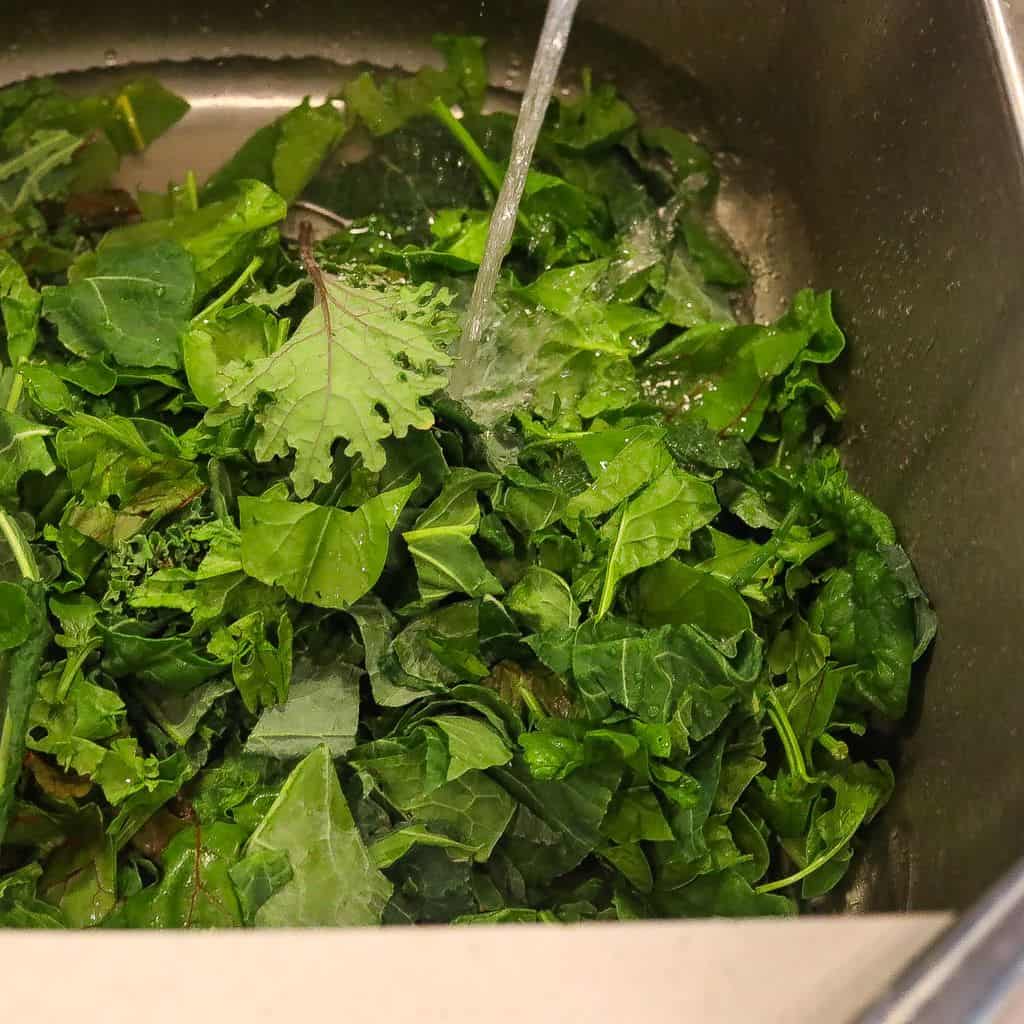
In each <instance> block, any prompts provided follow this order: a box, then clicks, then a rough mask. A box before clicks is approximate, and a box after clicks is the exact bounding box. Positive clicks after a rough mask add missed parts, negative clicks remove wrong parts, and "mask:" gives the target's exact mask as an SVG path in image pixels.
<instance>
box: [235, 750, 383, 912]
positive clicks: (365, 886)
mask: <svg viewBox="0 0 1024 1024" xmlns="http://www.w3.org/2000/svg"><path fill="white" fill-rule="evenodd" d="M260 851H266V852H268V853H286V854H287V855H288V859H289V861H290V862H291V866H292V872H293V876H292V880H291V881H290V882H288V883H287V884H286V885H284V886H283V887H282V888H281V889H279V890H278V891H277V892H276V893H274V895H272V896H271V897H270V899H268V900H267V902H266V903H264V904H263V906H262V907H260V909H259V910H258V911H257V912H256V924H257V925H259V926H261V927H268V926H279V927H280V926H292V927H295V926H299V925H302V926H307V927H308V926H313V925H321V926H340V925H356V924H379V923H380V917H381V912H382V911H383V909H384V906H385V904H386V903H387V901H388V899H389V898H390V896H391V883H390V882H388V880H387V879H386V878H385V877H384V876H383V875H382V874H381V873H380V872H379V871H378V870H377V868H376V867H375V866H374V863H373V860H372V858H371V857H370V855H369V853H368V852H367V850H366V847H365V846H364V845H363V840H362V838H361V837H360V835H359V830H358V829H357V828H356V825H355V822H354V821H353V820H352V812H351V811H350V810H349V808H348V804H347V803H346V802H345V797H344V795H343V794H342V792H341V785H340V783H339V782H338V776H337V774H336V772H335V770H334V763H333V761H332V760H331V753H330V751H329V750H328V748H327V747H326V746H320V747H317V748H316V750H314V751H313V752H312V753H311V754H309V755H307V757H306V758H305V759H304V760H303V761H301V762H300V763H299V764H298V765H297V766H296V767H295V769H294V770H293V771H292V773H291V775H289V776H288V779H287V781H286V782H285V784H284V786H283V787H282V789H281V793H280V795H279V796H278V798H277V799H276V800H275V801H274V804H273V806H272V807H271V808H270V810H269V811H268V812H267V816H266V817H265V818H264V819H263V822H262V823H261V824H260V825H259V827H258V828H257V829H256V831H255V832H254V833H253V834H252V837H251V838H250V839H249V842H248V844H247V846H246V854H247V855H251V854H255V853H258V852H260Z"/></svg>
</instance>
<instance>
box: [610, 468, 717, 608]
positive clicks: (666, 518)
mask: <svg viewBox="0 0 1024 1024" xmlns="http://www.w3.org/2000/svg"><path fill="white" fill-rule="evenodd" d="M717 513H718V501H717V500H716V498H715V492H714V489H713V488H712V487H711V486H710V485H709V484H706V483H704V482H703V481H702V480H698V479H697V478H696V477H693V476H691V475H690V474H689V473H685V472H684V471H683V470H681V469H677V468H676V467H674V466H670V467H669V468H668V469H666V470H665V471H664V472H663V473H662V474H661V475H660V476H658V477H656V478H655V479H654V481H653V482H652V483H650V484H649V485H648V486H647V487H646V488H645V489H644V490H643V491H642V492H641V493H640V494H639V495H638V496H637V497H636V498H633V499H631V500H630V501H628V502H627V503H626V504H624V505H622V506H621V507H620V509H619V511H618V512H617V513H616V514H615V515H614V516H612V517H611V519H609V520H608V522H607V523H605V525H604V526H603V527H602V528H601V537H602V539H604V540H605V541H607V543H608V564H607V568H606V570H605V576H604V583H603V585H602V587H601V594H600V597H599V598H598V602H597V607H596V609H595V614H596V615H597V617H598V618H600V617H602V616H603V615H606V614H607V613H608V612H609V611H610V610H611V607H612V603H613V602H614V600H615V591H616V588H617V586H618V584H619V581H620V580H622V579H623V578H624V577H626V576H628V575H629V574H630V573H633V572H636V570H637V569H642V568H644V566H648V565H653V564H654V563H655V562H660V561H662V560H663V559H665V558H667V557H668V556H669V555H671V554H672V553H673V552H675V551H677V550H678V549H679V548H681V547H682V548H688V547H689V546H690V536H691V534H693V532H694V531H695V530H698V529H700V527H702V526H705V525H707V524H708V523H709V522H711V520H712V519H714V517H715V515H716V514H717Z"/></svg>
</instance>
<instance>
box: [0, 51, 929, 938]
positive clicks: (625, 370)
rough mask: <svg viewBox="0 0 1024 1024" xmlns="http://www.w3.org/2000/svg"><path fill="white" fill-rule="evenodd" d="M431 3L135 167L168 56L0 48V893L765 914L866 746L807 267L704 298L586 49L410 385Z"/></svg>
mask: <svg viewBox="0 0 1024 1024" xmlns="http://www.w3.org/2000/svg"><path fill="white" fill-rule="evenodd" d="M438 45H439V46H440V48H441V50H442V51H443V54H444V57H445V59H446V66H445V67H444V68H443V69H440V70H439V69H436V68H430V69H425V70H424V71H421V72H420V73H419V74H417V75H415V76H409V77H396V78H387V79H381V78H378V77H374V76H373V75H372V74H370V73H367V74H364V75H362V76H360V77H356V78H354V79H351V80H350V81H348V83H347V84H346V85H345V86H344V88H343V89H342V90H341V91H340V93H339V95H338V96H337V97H335V98H333V100H332V101H331V102H328V103H326V104H324V105H320V106H318V105H314V104H312V103H310V102H308V101H307V102H304V103H303V104H302V105H301V106H299V107H297V108H296V109H294V110H292V111H290V112H288V113H286V114H284V115H283V116H282V117H280V118H279V119H278V120H277V121H275V122H274V123H272V124H270V125H268V126H267V127H265V128H263V129H261V130H260V131H259V132H257V133H256V134H255V135H254V136H253V137H252V138H251V139H249V141H247V142H246V143H245V145H244V146H243V147H242V148H241V150H240V151H239V152H238V153H237V154H236V155H235V156H234V157H233V158H232V159H231V160H230V161H229V162H228V163H227V164H225V165H224V166H223V167H222V168H221V169H220V170H219V171H218V172H217V173H216V174H214V175H213V177H212V178H211V179H210V180H209V181H207V182H206V183H205V184H203V185H200V184H199V183H197V182H196V180H195V178H194V176H193V175H191V174H188V175H187V176H186V177H185V179H184V181H183V183H182V184H180V185H174V186H171V187H170V188H169V189H168V190H167V191H166V193H159V194H145V193H143V194H140V195H138V196H137V197H131V196H128V195H126V194H125V193H123V192H120V191H117V190H115V189H113V188H112V187H111V186H110V180H111V176H112V175H113V174H114V172H115V171H116V169H117V166H118V163H119V160H120V157H121V156H122V155H124V154H126V153H132V152H136V151H140V150H142V149H144V148H145V146H146V145H147V144H148V143H149V142H150V141H151V140H152V139H153V138H155V137H156V136H157V135H159V134H160V133H161V132H163V131H164V130H166V129H168V128H169V127H171V126H172V125H173V124H174V123H175V122H176V121H177V120H178V119H179V118H180V117H181V116H182V115H183V114H184V113H185V111H186V109H187V104H186V103H185V102H184V101H182V100H181V99H180V98H178V97H176V96H174V95H173V94H171V93H169V92H167V91H166V90H165V89H163V88H162V87H161V86H159V85H158V84H157V83H155V82H153V81H149V80H141V81H138V82H133V83H130V84H128V85H125V86H123V87H122V88H121V89H120V91H118V92H116V93H113V94H110V95H103V96H91V97H87V98H84V99H83V98H78V97H72V96H70V95H67V94H65V93H64V92H63V91H62V90H61V88H60V87H59V86H58V85H56V84H54V83H53V82H50V81H46V80H40V81H33V82H27V83H24V84H21V85H16V86H13V87H10V88H7V89H5V90H3V91H0V312H2V319H3V331H2V332H0V354H2V357H3V368H2V376H0V410H2V411H0V453H2V458H0V710H2V733H0V925H6V926H39V927H61V926H68V927H85V926H93V925H104V926H118V927H121V926H132V927H185V926H193V927H208V926H244V925H351V924H370V923H380V922H384V923H393V922H440V921H455V922H497V921H563V922H570V921H581V920H592V919H601V920H603V919H633V918H646V917H673V916H700V915H763V914H764V915H771V914H790V913H793V912H795V911H796V910H797V908H798V905H799V903H800V901H811V900H814V899H816V898H818V897H821V896H823V895H824V894H825V893H827V892H829V890H831V889H833V887H835V886H836V884H837V883H838V882H839V881H840V879H841V878H842V877H843V875H844V874H845V872H846V871H847V869H848V867H849V865H850V861H851V858H852V857H853V856H854V852H855V847H856V841H857V837H858V834H859V832H860V830H861V829H862V827H863V826H865V825H866V824H867V823H868V822H870V821H871V819H872V818H873V817H874V816H875V815H876V814H877V813H878V811H879V809H880V808H881V807H882V806H883V805H884V804H885V802H886V800H887V799H888V797H889V795H890V792H891V790H892V786H893V776H892V772H891V771H890V769H889V767H888V765H887V764H886V763H885V762H884V761H879V760H870V759H869V758H870V757H871V755H872V754H877V752H878V750H879V749H880V748H879V745H878V743H877V740H875V741H874V742H872V737H871V735H870V732H871V730H872V728H873V727H877V726H878V725H879V724H880V723H882V722H884V720H893V719H898V718H899V717H900V716H901V714H903V712H904V709H905V707H906V703H907V695H908V688H909V686H910V680H911V665H912V663H913V662H914V661H915V659H917V658H918V657H920V656H921V654H922V652H923V651H924V649H925V648H926V647H927V645H928V643H929V641H930V638H931V636H932V634H933V632H934V625H933V618H932V614H931V610H930V608H929V605H928V603H927V600H926V598H925V597H924V595H923V594H922V591H921V588H920V587H919V585H918V583H917V580H916V578H915V575H914V572H913V569H912V568H911V565H910V562H909V561H908V559H907V556H906V555H905V554H904V552H903V550H902V549H901V548H900V546H899V545H898V543H897V541H896V538H895V535H894V531H893V527H892V524H891V523H890V521H889V519H888V518H887V517H886V516H885V515H884V514H883V513H882V512H880V511H879V510H878V509H877V508H875V507H874V506H873V505H872V504H871V503H870V502H869V501H868V500H867V499H866V498H864V497H863V496H862V495H860V494H858V493H857V492H856V491H854V490H853V489H852V488H851V486H850V484H849V482H848V480H847V476H846V474H845V472H844V471H843V469H842V467H841V465H840V462H839V459H838V457H837V454H836V452H835V451H834V450H833V449H831V448H829V447H827V446H826V445H825V444H824V438H825V437H826V436H827V430H828V427H829V424H830V423H831V422H832V421H834V420H836V419H837V418H838V417H839V416H840V415H841V408H840V406H839V405H838V403H837V402H836V400H835V398H833V396H832V395H831V394H830V392H829V390H828V389H827V387H826V385H825V383H823V381H822V379H821V377H820V376H819V368H820V367H821V366H822V364H827V363H831V362H833V361H834V360H835V359H836V358H837V357H838V356H839V354H840V353H841V351H842V349H843V346H844V338H843V334H842V332H841V331H840V329H839V328H838V327H837V325H836V323H835V321H834V320H833V317H832V312H831V304H830V296H829V295H828V294H827V293H824V294H815V293H813V292H810V291H804V292H801V293H799V294H798V295H797V296H796V297H795V299H794V300H793V303H792V307H791V308H790V310H789V311H788V312H787V313H786V314H785V315H784V316H783V317H781V319H779V320H778V321H777V322H775V323H771V324H756V323H750V322H745V321H744V319H743V318H742V316H741V315H739V313H738V311H739V310H741V309H742V306H743V301H744V294H745V293H744V286H745V285H746V284H747V281H748V277H747V272H746V271H745V269H744V266H743V264H742V262H741V261H740V260H739V259H738V258H737V256H736V254H735V252H734V251H733V249H732V248H731V246H730V244H729V242H728V240H727V239H726V238H725V236H724V235H723V234H722V232H721V231H720V230H719V228H718V227H717V226H716V223H715V220H714V217H713V204H714V200H715V195H716V189H717V186H718V177H717V173H716V169H715V164H714V161H713V160H712V158H711V156H710V155H709V153H708V152H707V150H705V149H704V148H703V147H702V146H701V145H699V144H698V143H697V142H695V141H694V140H693V139H691V138H690V137H689V136H687V135H685V134H682V133H680V132H677V131H675V130H672V129H669V128H664V127H657V126H654V127H651V126H644V125H641V124H639V123H638V121H637V117H636V115H635V114H634V112H633V110H632V109H631V108H630V107H629V106H628V105H627V104H626V103H625V102H623V100H622V99H620V98H619V97H618V96H617V95H616V93H615V91H614V90H613V89H612V88H611V87H609V86H606V85H594V84H593V83H592V82H591V81H590V80H589V79H587V80H585V81H584V86H583V89H582V91H581V92H580V94H579V95H577V96H576V97H575V98H573V99H564V100H559V101H556V102H554V103H553V104H552V107H551V110H550V114H549V117H548V120H547V122H546V125H545V128H544V132H543V135H542V138H541V141H540V144H539V147H538V150H537V158H536V162H535V166H534V169H533V170H532V171H531V173H530V177H529V181H528V183H527V189H526V196H525V199H524V202H523V205H522V209H521V212H520V215H519V219H518V224H517V228H516V233H515V237H514V240H513V248H512V251H511V253H510V255H509V258H508V261H507V263H506V267H505V270H504V272H503V278H502V281H501V285H500V288H499V292H498V295H497V298H496V309H495V315H494V317H493V320H492V322H491V324H490V326H489V328H488V330H487V333H486V335H485V337H484V340H483V342H482V343H481V346H480V349H479V351H478V352H476V353H475V354H474V355H473V357H472V360H471V361H470V363H469V364H468V365H467V366H466V367H464V368H463V369H464V370H465V373H464V374H463V377H464V384H463V386H461V387H460V388H459V389H458V393H452V392H453V391H455V389H454V388H452V389H448V387H447V381H448V379H449V374H450V371H451V366H452V355H451V352H452V347H453V341H454V339H455V337H456V335H457V332H458V330H459V322H460V314H461V313H462V312H463V310H464V308H465V305H466V301H467V296H468V292H469V289H470V286H471V284H472V280H473V274H474V271H475V270H476V268H477V266H478V264H479V261H480V258H481V253H482V250H483V244H484V239H485V235H486V232H487V227H488V218H489V211H490V206H491V203H492V200H493V197H494V194H495V191H496V189H497V187H498V185H499V183H500V180H501V177H502V174H503V170H504V168H503V161H505V160H506V159H507V155H508V149H509V143H510V138H511V133H512V127H513V122H512V119H511V117H510V116H508V115H506V114H502V113H491V114H485V113H483V112H482V105H483V100H484V93H485V88H486V82H487V69H486V65H485V62H484V57H483V50H482V42H481V40H478V39H467V38H455V37H443V38H439V40H438ZM309 204H315V206H316V208H323V209H327V210H329V211H331V219H332V221H335V222H336V223H335V224H334V227H335V230H334V231H333V233H331V234H330V235H329V237H324V233H323V231H319V232H316V231H314V230H313V227H312V225H311V223H310V222H309V218H312V217H313V215H312V214H310V213H309V209H310V205H309ZM286 216H287V217H289V223H292V222H297V223H299V226H298V227H297V228H296V229H290V230H288V231H284V224H285V218H286ZM304 218H307V219H306V220H304ZM342 225H343V226H342ZM321 227H322V222H321ZM318 238H319V240H318Z"/></svg>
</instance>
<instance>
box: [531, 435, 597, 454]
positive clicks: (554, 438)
mask: <svg viewBox="0 0 1024 1024" xmlns="http://www.w3.org/2000/svg"><path fill="white" fill-rule="evenodd" d="M592 436H593V434H592V433H590V432H588V431H586V430H577V431H574V432H572V433H568V434H548V436H547V437H539V438H537V440H536V441H530V442H529V444H524V445H523V451H524V452H525V451H527V450H528V449H530V448H544V447H546V446H547V445H551V444H567V443H568V442H570V441H580V440H582V439H583V438H584V437H592Z"/></svg>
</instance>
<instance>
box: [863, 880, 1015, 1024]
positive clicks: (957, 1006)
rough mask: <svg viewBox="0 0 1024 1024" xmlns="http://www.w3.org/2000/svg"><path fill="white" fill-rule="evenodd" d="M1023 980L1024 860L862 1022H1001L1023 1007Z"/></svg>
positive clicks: (962, 918)
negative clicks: (1019, 1005) (1013, 1008)
mask: <svg viewBox="0 0 1024 1024" xmlns="http://www.w3.org/2000/svg"><path fill="white" fill-rule="evenodd" d="M1022 984H1024V863H1022V864H1020V865H1018V867H1017V868H1016V869H1015V870H1014V871H1012V872H1011V873H1010V874H1009V875H1008V876H1007V877H1006V878H1004V879H1003V880H1002V881H1001V882H999V883H998V885H996V886H995V887H994V888H993V889H992V891H991V892H990V893H989V894H988V895H987V896H985V897H984V898H983V899H982V900H980V901H979V902H978V903H977V904H975V906H973V907H972V908H971V909H970V910H969V911H968V912H967V913H966V914H964V915H963V916H962V917H961V918H960V920H959V921H957V923H956V924H955V925H954V926H953V927H952V928H951V929H950V930H949V931H948V932H946V933H945V934H944V935H943V936H942V937H941V938H940V939H939V940H938V942H936V943H935V944H934V945H933V946H932V947H931V948H930V949H928V950H927V951H926V952H925V953H924V954H923V955H922V956H921V958H920V959H919V960H918V961H917V962H916V963H915V964H913V965H912V966H911V967H910V968H909V969H908V970H907V971H906V973H905V974H904V975H902V976H901V977H900V978H899V979H898V980H897V982H896V984H895V985H894V986H893V988H892V990H891V991H890V992H889V993H887V994H886V995H885V996H883V997H882V999H881V1000H879V1002H878V1003H877V1004H876V1005H875V1006H874V1007H872V1008H871V1009H870V1010H868V1011H867V1012H866V1013H865V1014H864V1015H863V1016H862V1017H861V1018H860V1021H859V1024H975V1022H977V1024H981V1022H982V1021H985V1022H986V1024H996V1022H999V1021H1002V1020H1004V1015H1003V1012H1004V1010H1009V1008H1010V1006H1011V1005H1016V1001H1017V1000H1018V999H1019V998H1020V995H1021V986H1022ZM1010 1019H1011V1017H1010V1016H1009V1015H1007V1016H1006V1017H1005V1020H1006V1021H1007V1022H1008V1021H1009V1020H1010Z"/></svg>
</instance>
